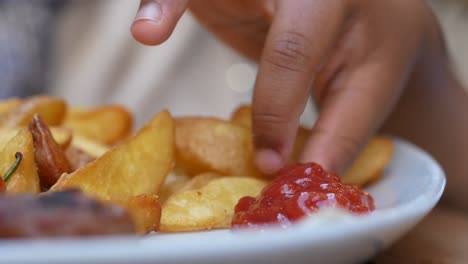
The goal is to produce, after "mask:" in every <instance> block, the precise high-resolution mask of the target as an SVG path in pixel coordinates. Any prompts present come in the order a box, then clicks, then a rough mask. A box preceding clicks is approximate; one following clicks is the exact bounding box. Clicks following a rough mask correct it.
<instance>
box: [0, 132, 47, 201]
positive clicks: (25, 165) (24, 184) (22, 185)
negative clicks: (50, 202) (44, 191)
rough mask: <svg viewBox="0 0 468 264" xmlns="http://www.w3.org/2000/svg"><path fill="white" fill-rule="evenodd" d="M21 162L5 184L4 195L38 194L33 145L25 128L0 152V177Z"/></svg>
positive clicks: (37, 177) (38, 187) (38, 186)
mask: <svg viewBox="0 0 468 264" xmlns="http://www.w3.org/2000/svg"><path fill="white" fill-rule="evenodd" d="M18 152H19V153H21V154H20V155H21V158H20V159H21V162H20V164H19V166H18V167H17V168H16V169H15V171H14V173H13V174H12V175H11V177H9V179H8V181H7V182H6V193H7V194H8V193H32V194H35V193H39V191H40V185H39V176H38V174H37V170H36V162H35V161H34V144H33V139H32V135H31V133H30V132H29V130H28V129H27V128H21V129H20V130H19V131H18V133H17V134H16V136H14V137H13V138H12V139H11V140H10V141H8V143H6V145H5V146H4V147H3V149H1V151H0V175H5V174H6V173H7V171H8V170H9V169H10V168H12V165H13V164H14V163H15V162H16V161H17V159H18V155H17V154H16V153H18Z"/></svg>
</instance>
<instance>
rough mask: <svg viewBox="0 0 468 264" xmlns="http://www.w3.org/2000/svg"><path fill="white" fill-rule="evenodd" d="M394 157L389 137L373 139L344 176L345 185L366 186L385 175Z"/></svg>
mask: <svg viewBox="0 0 468 264" xmlns="http://www.w3.org/2000/svg"><path fill="white" fill-rule="evenodd" d="M392 156H393V142H392V140H391V139H390V138H388V137H383V136H378V137H374V138H372V139H371V140H370V141H369V143H367V146H366V147H365V148H364V149H363V151H362V152H361V154H360V155H359V156H358V157H357V159H356V160H355V161H354V162H353V164H352V165H351V167H349V168H348V170H347V171H346V172H345V173H344V175H343V179H342V181H343V183H345V184H358V185H366V184H369V183H371V182H373V181H376V180H377V179H379V178H380V177H381V176H382V175H383V171H384V169H385V167H386V166H387V165H388V163H389V162H390V160H391V159H392Z"/></svg>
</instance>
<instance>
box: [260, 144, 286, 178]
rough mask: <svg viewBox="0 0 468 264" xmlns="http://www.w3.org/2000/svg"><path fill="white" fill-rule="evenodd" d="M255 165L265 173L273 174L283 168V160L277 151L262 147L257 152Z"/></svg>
mask: <svg viewBox="0 0 468 264" xmlns="http://www.w3.org/2000/svg"><path fill="white" fill-rule="evenodd" d="M255 165H256V166H257V168H258V169H259V170H260V171H262V172H263V173H265V174H267V175H271V174H273V173H275V172H277V171H278V170H279V169H281V167H282V166H283V161H282V158H281V156H280V155H279V154H278V153H277V152H276V151H274V150H271V149H261V150H258V151H257V152H256V154H255Z"/></svg>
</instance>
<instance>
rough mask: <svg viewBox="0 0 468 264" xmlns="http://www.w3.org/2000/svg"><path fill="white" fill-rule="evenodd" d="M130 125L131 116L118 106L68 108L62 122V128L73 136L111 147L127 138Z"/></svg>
mask: <svg viewBox="0 0 468 264" xmlns="http://www.w3.org/2000/svg"><path fill="white" fill-rule="evenodd" d="M132 124H133V116H132V114H131V113H130V112H129V111H128V110H127V109H126V108H124V107H123V106H120V105H106V106H102V107H97V108H93V109H77V108H70V111H69V112H68V114H67V116H66V117H65V121H64V126H65V127H68V128H70V129H72V130H73V132H74V133H75V134H78V135H81V136H83V137H86V138H89V139H91V140H94V141H97V142H99V143H101V144H104V145H112V144H115V143H117V142H119V141H121V140H123V139H125V138H127V137H128V136H129V134H130V132H131V130H132Z"/></svg>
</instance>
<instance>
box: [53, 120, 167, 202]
mask: <svg viewBox="0 0 468 264" xmlns="http://www.w3.org/2000/svg"><path fill="white" fill-rule="evenodd" d="M173 163H174V123H173V120H172V117H171V115H170V114H169V112H167V111H163V112H161V113H159V114H158V115H156V116H155V117H153V119H152V120H151V121H150V122H149V123H148V124H147V125H146V126H145V127H143V128H142V129H141V130H140V131H139V132H138V133H137V134H136V135H135V136H133V137H131V138H130V139H129V140H127V141H126V142H124V143H121V144H120V145H118V146H116V147H115V148H113V149H111V150H110V151H108V152H106V153H105V154H104V155H103V156H101V157H100V158H98V159H96V160H95V161H93V162H91V163H90V164H88V165H87V166H85V167H83V168H81V169H79V170H77V171H75V172H73V173H71V174H64V175H62V177H60V179H59V180H58V182H57V183H56V184H55V185H54V186H52V188H51V190H63V189H69V188H73V187H78V188H80V189H81V190H82V191H83V192H84V193H85V194H87V195H90V196H94V197H97V198H99V199H102V200H110V199H112V197H122V198H125V197H129V196H135V195H140V194H157V193H158V191H159V188H160V186H161V185H162V183H163V182H164V179H165V178H166V176H167V174H168V173H169V171H170V170H171V168H172V165H173Z"/></svg>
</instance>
